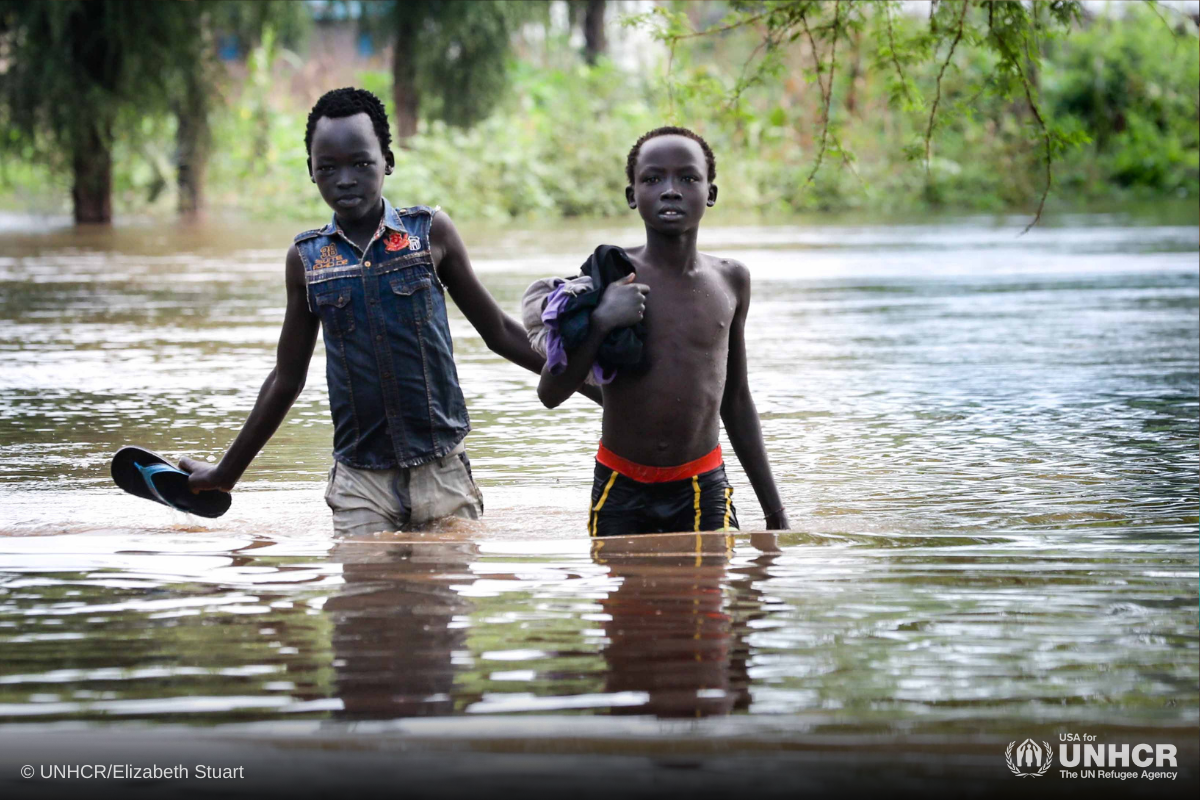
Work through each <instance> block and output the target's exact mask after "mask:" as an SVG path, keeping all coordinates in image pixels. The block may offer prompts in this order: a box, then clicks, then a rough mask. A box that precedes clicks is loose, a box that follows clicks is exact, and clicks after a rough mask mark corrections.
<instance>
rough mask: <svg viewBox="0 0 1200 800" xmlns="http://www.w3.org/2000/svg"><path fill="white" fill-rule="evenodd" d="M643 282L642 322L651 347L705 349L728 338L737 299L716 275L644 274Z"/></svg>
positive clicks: (718, 344) (715, 345)
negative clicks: (647, 289)
mask: <svg viewBox="0 0 1200 800" xmlns="http://www.w3.org/2000/svg"><path fill="white" fill-rule="evenodd" d="M640 277H641V276H639V278H640ZM643 282H644V283H646V285H647V286H649V287H650V294H649V296H648V297H647V298H646V317H645V324H646V338H647V339H648V344H649V345H650V346H651V347H653V348H657V347H661V346H664V345H680V346H688V345H690V346H693V347H702V348H706V349H707V348H712V347H717V346H720V345H722V344H724V343H725V342H727V341H728V339H729V326H730V324H731V323H732V321H733V315H734V312H735V311H736V309H737V300H736V298H735V297H734V294H733V292H732V291H731V290H730V288H729V287H728V286H727V285H726V284H725V281H724V280H722V279H721V277H720V276H719V275H714V274H709V275H692V276H668V277H666V278H658V279H655V278H654V277H648V278H647V279H645V280H644V281H643Z"/></svg>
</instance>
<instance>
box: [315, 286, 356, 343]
mask: <svg viewBox="0 0 1200 800" xmlns="http://www.w3.org/2000/svg"><path fill="white" fill-rule="evenodd" d="M314 299H315V300H316V302H317V313H318V314H319V315H320V317H321V324H322V325H324V326H326V327H327V328H329V329H330V330H331V331H333V332H334V333H337V334H339V335H345V334H348V333H353V332H354V307H353V306H351V305H350V290H349V289H341V290H335V291H331V292H325V293H323V294H318V295H316V296H315V298H314Z"/></svg>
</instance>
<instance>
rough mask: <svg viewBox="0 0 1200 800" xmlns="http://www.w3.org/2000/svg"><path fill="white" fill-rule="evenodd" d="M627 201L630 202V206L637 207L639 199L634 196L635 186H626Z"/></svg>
mask: <svg viewBox="0 0 1200 800" xmlns="http://www.w3.org/2000/svg"><path fill="white" fill-rule="evenodd" d="M625 202H626V203H629V207H630V208H637V200H635V199H634V198H633V187H632V186H626V187H625Z"/></svg>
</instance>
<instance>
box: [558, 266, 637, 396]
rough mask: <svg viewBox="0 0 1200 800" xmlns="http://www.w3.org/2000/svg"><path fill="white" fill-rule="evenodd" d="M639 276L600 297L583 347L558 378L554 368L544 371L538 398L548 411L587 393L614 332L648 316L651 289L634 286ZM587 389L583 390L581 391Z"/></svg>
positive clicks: (629, 277)
mask: <svg viewBox="0 0 1200 800" xmlns="http://www.w3.org/2000/svg"><path fill="white" fill-rule="evenodd" d="M636 277H637V276H636V275H634V274H632V273H631V274H629V275H627V276H625V278H624V279H622V280H620V281H618V282H616V283H612V284H609V286H608V288H606V289H605V290H604V295H603V296H602V297H601V298H600V303H599V305H597V306H596V309H595V310H594V311H593V312H592V319H591V323H590V324H589V326H588V335H587V338H586V339H584V340H583V344H581V345H579V347H577V348H575V350H574V352H572V353H568V354H567V366H566V368H565V369H564V370H563V371H562V372H560V373H559V374H557V375H552V374H550V368H549V367H546V368H545V369H543V370H542V380H541V381H540V382H539V383H538V399H539V400H541V401H542V405H544V406H546V408H555V407H556V406H558V405H561V404H562V402H563V401H564V400H566V399H567V398H568V397H570V396H571V392H574V391H577V390H578V391H583V388H588V389H590V388H594V387H590V386H583V382H584V380H585V379H587V374H588V372H589V371H590V370H591V368H592V364H594V363H595V361H596V354H597V353H599V352H600V344H601V343H602V342H603V341H604V337H605V336H607V335H608V334H609V332H610V331H612V330H614V329H616V328H624V327H628V326H629V325H635V324H637V323H638V322H640V321H641V319H642V315H643V314H645V313H646V295H647V294H649V293H650V287H649V286H646V285H645V284H643V283H634V282H633V281H634V278H636ZM580 387H583V388H580Z"/></svg>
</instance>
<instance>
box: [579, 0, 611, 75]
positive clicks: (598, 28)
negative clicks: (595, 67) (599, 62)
mask: <svg viewBox="0 0 1200 800" xmlns="http://www.w3.org/2000/svg"><path fill="white" fill-rule="evenodd" d="M607 49H608V42H607V41H605V39H604V0H588V4H587V11H585V12H584V14H583V57H584V59H585V60H586V61H587V63H589V64H595V63H596V59H597V58H599V57H600V56H602V55H604V52H605V51H606V50H607Z"/></svg>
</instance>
